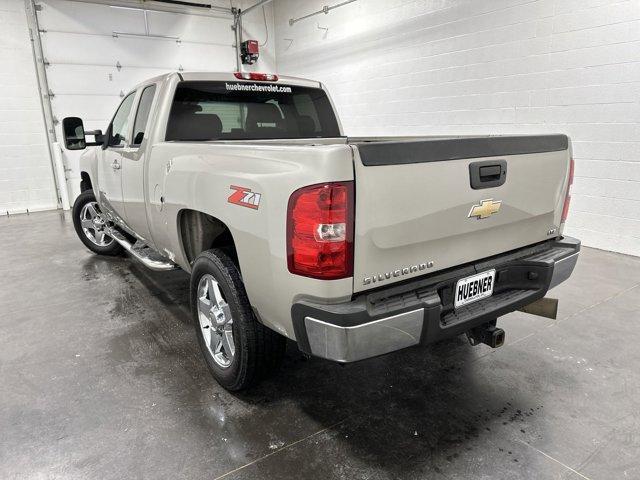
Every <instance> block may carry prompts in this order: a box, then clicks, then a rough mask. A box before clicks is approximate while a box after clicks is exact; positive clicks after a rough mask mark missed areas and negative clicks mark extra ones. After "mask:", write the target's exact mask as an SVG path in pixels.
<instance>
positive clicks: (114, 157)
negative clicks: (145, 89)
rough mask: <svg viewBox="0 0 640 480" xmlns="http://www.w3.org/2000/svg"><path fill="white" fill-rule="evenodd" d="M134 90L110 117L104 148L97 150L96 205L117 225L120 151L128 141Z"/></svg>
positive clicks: (121, 206)
mask: <svg viewBox="0 0 640 480" xmlns="http://www.w3.org/2000/svg"><path fill="white" fill-rule="evenodd" d="M134 99H135V92H132V93H130V94H129V95H127V96H126V97H125V98H124V100H122V103H120V106H119V107H118V110H116V114H115V115H114V116H113V120H112V121H111V124H110V125H109V128H108V130H107V134H108V136H109V138H108V139H107V147H106V148H105V149H104V150H101V151H100V152H99V155H100V157H101V158H100V159H99V162H98V195H99V197H100V198H99V202H100V206H101V207H102V208H103V210H105V212H106V213H107V214H108V215H110V216H111V217H113V219H114V221H115V222H116V223H118V224H120V225H122V224H123V223H124V204H123V200H122V152H123V150H124V149H125V148H126V147H127V145H128V143H129V142H130V135H131V108H132V107H133V101H134Z"/></svg>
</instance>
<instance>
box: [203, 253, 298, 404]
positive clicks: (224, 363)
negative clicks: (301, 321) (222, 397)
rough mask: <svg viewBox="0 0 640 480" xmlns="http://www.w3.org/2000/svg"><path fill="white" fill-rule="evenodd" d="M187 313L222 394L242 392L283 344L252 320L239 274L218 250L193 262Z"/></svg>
mask: <svg viewBox="0 0 640 480" xmlns="http://www.w3.org/2000/svg"><path fill="white" fill-rule="evenodd" d="M191 310H192V312H193V322H194V326H195V329H196V335H197V337H198V343H199V344H200V348H201V350H202V353H203V355H204V359H205V361H206V363H207V367H208V368H209V371H210V372H211V374H212V376H213V377H214V378H215V379H216V380H217V381H218V383H219V384H220V385H222V386H223V387H224V388H226V389H227V390H231V391H236V390H242V389H245V388H247V387H249V386H250V385H252V384H253V383H255V382H256V381H257V380H259V379H260V378H262V377H264V376H265V375H266V374H268V373H269V372H270V371H272V370H274V369H275V368H276V367H277V366H278V365H279V363H280V361H281V359H282V357H283V355H284V350H285V345H286V340H285V338H284V337H282V336H280V335H278V334H277V333H275V332H274V331H272V330H270V329H269V328H267V327H265V326H264V325H262V324H261V323H259V322H258V321H257V320H256V317H255V315H254V313H253V310H252V308H251V305H250V304H249V299H248V298H247V293H246V291H245V288H244V284H243V282H242V279H241V277H240V272H239V271H238V268H237V267H236V265H235V263H234V262H233V261H232V260H231V258H230V257H229V256H228V255H227V254H226V253H224V252H223V251H222V250H219V249H212V250H207V251H205V252H203V253H201V254H200V255H199V256H198V258H197V259H196V261H195V262H194V264H193V270H192V273H191Z"/></svg>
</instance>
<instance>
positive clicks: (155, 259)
mask: <svg viewBox="0 0 640 480" xmlns="http://www.w3.org/2000/svg"><path fill="white" fill-rule="evenodd" d="M106 233H107V235H109V236H110V237H112V238H113V239H114V240H115V241H116V242H118V243H119V244H120V245H122V247H123V248H124V249H125V250H126V251H127V252H129V253H130V254H131V256H132V257H133V258H135V259H136V260H138V261H139V262H140V263H142V264H143V265H144V266H145V267H147V268H150V269H151V270H156V271H158V272H166V271H168V270H175V269H176V268H178V266H177V265H176V264H175V263H173V262H171V261H169V260H167V259H166V258H165V257H163V256H162V255H160V254H159V253H158V252H156V251H155V250H153V249H152V248H150V247H148V246H147V245H145V244H142V243H141V242H136V243H134V244H131V242H130V241H129V240H128V239H127V237H125V236H124V235H122V233H120V232H119V231H118V230H117V229H115V228H113V227H108V228H107V229H106Z"/></svg>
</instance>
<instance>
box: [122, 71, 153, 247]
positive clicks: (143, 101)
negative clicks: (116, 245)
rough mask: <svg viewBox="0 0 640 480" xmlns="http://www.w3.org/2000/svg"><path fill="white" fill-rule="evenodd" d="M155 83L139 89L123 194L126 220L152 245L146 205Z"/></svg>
mask: <svg viewBox="0 0 640 480" xmlns="http://www.w3.org/2000/svg"><path fill="white" fill-rule="evenodd" d="M156 90H157V89H156V85H155V84H151V85H147V86H145V87H142V88H141V89H140V92H141V93H140V96H139V100H138V102H137V106H136V108H135V109H134V110H135V113H134V115H133V117H134V122H133V135H132V141H131V145H130V146H129V147H128V148H125V149H123V151H122V158H121V166H122V198H123V203H124V214H125V221H126V223H127V226H128V227H129V229H130V230H131V231H132V232H133V233H134V234H135V235H136V236H137V237H139V238H140V239H141V240H143V241H144V242H145V243H146V244H147V245H151V246H153V241H152V239H151V233H150V231H149V224H148V222H147V209H146V205H145V187H146V182H145V170H146V168H147V165H146V162H145V158H146V156H147V154H148V153H150V150H151V145H150V143H149V141H148V135H147V132H148V129H150V128H151V119H150V117H151V116H152V115H151V112H152V111H153V110H152V109H153V107H154V105H155V102H154V99H155V97H156Z"/></svg>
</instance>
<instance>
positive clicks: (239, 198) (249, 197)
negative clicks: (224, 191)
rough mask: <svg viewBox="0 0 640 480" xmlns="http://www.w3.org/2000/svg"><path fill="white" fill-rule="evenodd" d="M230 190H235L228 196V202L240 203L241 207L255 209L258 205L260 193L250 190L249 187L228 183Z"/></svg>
mask: <svg viewBox="0 0 640 480" xmlns="http://www.w3.org/2000/svg"><path fill="white" fill-rule="evenodd" d="M229 188H231V190H235V192H233V193H232V194H231V195H230V196H229V198H228V202H229V203H233V204H234V205H240V206H241V207H247V208H253V209H254V210H257V209H258V207H259V206H260V198H261V197H262V194H260V193H257V192H252V191H251V189H250V188H247V187H238V186H236V185H230V186H229Z"/></svg>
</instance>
